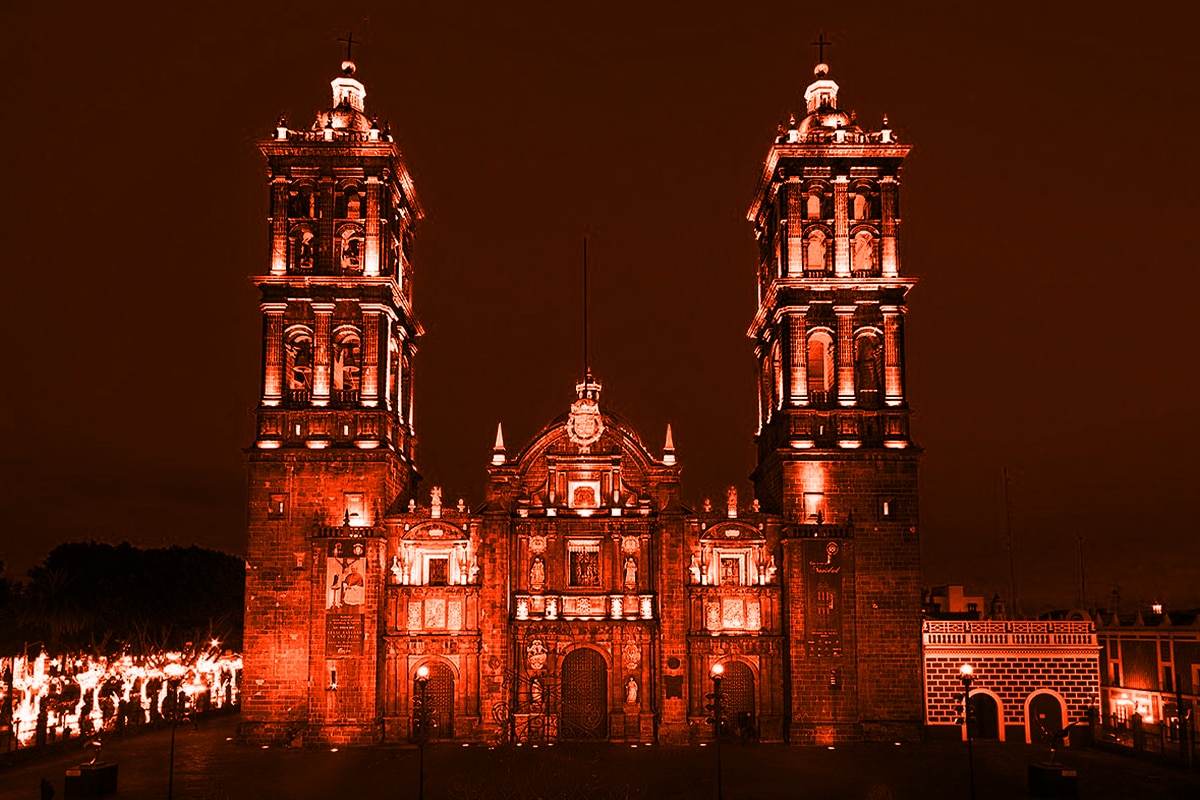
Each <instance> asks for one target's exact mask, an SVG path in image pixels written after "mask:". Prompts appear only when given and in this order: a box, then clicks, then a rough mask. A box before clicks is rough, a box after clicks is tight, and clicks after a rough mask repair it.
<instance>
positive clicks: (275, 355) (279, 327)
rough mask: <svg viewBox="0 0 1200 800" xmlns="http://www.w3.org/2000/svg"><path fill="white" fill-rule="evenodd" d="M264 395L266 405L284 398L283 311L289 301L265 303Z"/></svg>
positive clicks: (263, 305)
mask: <svg viewBox="0 0 1200 800" xmlns="http://www.w3.org/2000/svg"><path fill="white" fill-rule="evenodd" d="M260 308H262V312H263V395H262V404H263V405H264V406H277V405H279V404H280V402H282V400H283V313H284V312H285V311H286V310H287V303H263V304H262V305H261V306H260Z"/></svg>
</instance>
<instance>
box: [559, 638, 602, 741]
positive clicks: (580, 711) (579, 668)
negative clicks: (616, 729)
mask: <svg viewBox="0 0 1200 800" xmlns="http://www.w3.org/2000/svg"><path fill="white" fill-rule="evenodd" d="M560 727H561V731H560V733H561V735H562V738H564V739H604V738H607V736H608V665H607V664H606V663H605V661H604V656H602V655H600V654H599V653H597V652H596V651H595V650H589V649H588V648H586V647H583V648H580V649H578V650H573V651H571V652H570V653H568V654H567V656H566V658H564V659H563V661H562V722H561V726H560Z"/></svg>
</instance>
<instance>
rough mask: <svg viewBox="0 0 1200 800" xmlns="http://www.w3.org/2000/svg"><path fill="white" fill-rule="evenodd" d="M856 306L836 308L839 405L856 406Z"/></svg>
mask: <svg viewBox="0 0 1200 800" xmlns="http://www.w3.org/2000/svg"><path fill="white" fill-rule="evenodd" d="M855 309H856V306H834V307H833V313H834V314H836V315H837V347H836V350H837V393H838V405H842V406H852V405H854V311H855Z"/></svg>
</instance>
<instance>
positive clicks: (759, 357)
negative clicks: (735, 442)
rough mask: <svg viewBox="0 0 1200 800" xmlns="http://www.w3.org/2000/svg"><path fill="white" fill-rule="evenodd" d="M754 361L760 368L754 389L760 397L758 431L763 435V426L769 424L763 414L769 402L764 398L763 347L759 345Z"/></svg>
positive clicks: (755, 350) (755, 349)
mask: <svg viewBox="0 0 1200 800" xmlns="http://www.w3.org/2000/svg"><path fill="white" fill-rule="evenodd" d="M754 360H755V364H756V366H757V368H758V373H759V374H758V380H756V381H755V382H754V388H755V390H756V394H757V395H758V405H757V408H758V430H757V433H762V429H763V426H764V425H766V424H767V415H766V414H765V413H763V409H764V408H766V405H767V402H766V400H765V399H764V398H763V382H762V347H761V346H757V345H756V346H755V348H754Z"/></svg>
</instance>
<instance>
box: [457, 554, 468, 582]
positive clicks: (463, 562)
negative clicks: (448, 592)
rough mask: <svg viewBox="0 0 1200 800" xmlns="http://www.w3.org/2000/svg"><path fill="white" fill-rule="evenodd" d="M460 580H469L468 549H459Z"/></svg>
mask: <svg viewBox="0 0 1200 800" xmlns="http://www.w3.org/2000/svg"><path fill="white" fill-rule="evenodd" d="M457 561H458V582H459V583H466V582H467V549H466V548H465V547H463V548H460V549H459V551H458V559H457Z"/></svg>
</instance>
